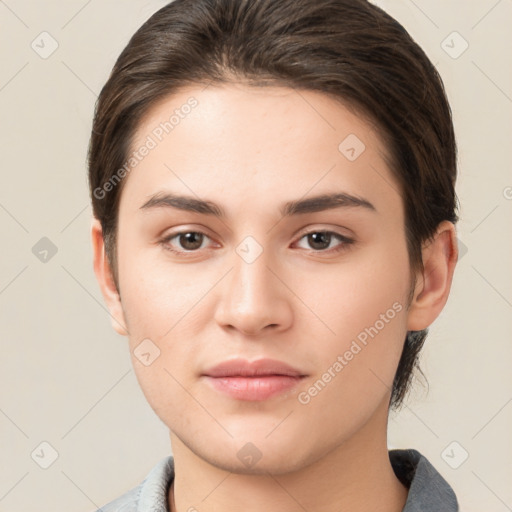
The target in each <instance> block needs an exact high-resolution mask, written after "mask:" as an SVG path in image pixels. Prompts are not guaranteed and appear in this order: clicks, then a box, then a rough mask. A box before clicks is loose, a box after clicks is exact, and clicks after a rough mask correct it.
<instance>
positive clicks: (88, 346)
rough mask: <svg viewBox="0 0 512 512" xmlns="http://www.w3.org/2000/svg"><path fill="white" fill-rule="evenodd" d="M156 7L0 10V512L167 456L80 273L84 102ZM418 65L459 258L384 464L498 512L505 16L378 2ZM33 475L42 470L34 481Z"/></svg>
mask: <svg viewBox="0 0 512 512" xmlns="http://www.w3.org/2000/svg"><path fill="white" fill-rule="evenodd" d="M165 3H166V2H164V1H161V0H153V1H150V0H129V1H128V0H89V1H86V0H66V1H64V0H52V1H49V0H47V1H45V2H36V1H34V0H32V1H29V0H0V51H1V67H0V109H1V122H0V130H1V132H0V141H1V153H0V157H1V162H0V167H1V177H2V182H1V187H0V226H1V230H2V234H1V237H2V238H1V240H2V245H1V263H2V264H1V271H0V314H1V324H0V325H1V333H0V336H1V337H0V339H1V357H0V379H1V382H0V443H1V444H0V446H1V449H2V452H1V457H0V511H2V512H4V511H5V512H7V511H9V512H32V511H39V512H40V511H56V510H68V511H72V510H73V511H76V512H80V511H82V512H87V511H90V510H94V509H95V508H96V507H99V506H101V505H103V504H105V503H106V502H108V501H110V500H112V499H113V498H115V497H117V496H119V495H120V494H122V493H123V492H125V491H127V490H128V489H129V488H131V487H133V486H135V485H137V484H138V483H139V482H140V481H141V480H142V479H143V478H144V477H145V476H146V474H147V472H148V471H149V470H150V469H151V468H152V467H153V466H154V465H155V464H156V462H157V461H159V460H160V459H161V458H163V457H165V456H166V455H168V454H170V453H171V451H170V442H169V437H168V432H167V429H166V427H165V425H163V424H162V423H161V422H160V420H159V419H158V418H157V416H156V415H155V414H154V413H153V411H152V410H151V408H150V407H149V405H147V403H146V401H145V399H144V397H143V395H142V392H141V390H140V389H139V387H138V384H137V382H136V379H135V375H134V373H133V370H132V367H131V363H130V358H129V353H128V348H127V340H126V339H125V338H122V337H120V336H118V335H117V334H115V332H114V331H113V330H112V328H111V326H110V319H109V316H108V314H107V311H106V309H105V306H104V304H103V299H102V296H101V293H100V290H99V287H98V285H97V282H96V280H95V276H94V273H93V269H92V251H91V245H90V238H89V233H90V220H91V208H90V204H89V197H88V189H87V181H86V150H87V144H88V139H89V134H90V130H91V121H92V114H93V108H94V103H95V100H96V97H97V95H98V93H99V91H100V89H101V87H102V85H103V84H104V82H105V81H106V79H107V77H108V74H109V72H110V70H111V68H112V66H113V64H114V61H115V59H116V58H117V56H118V54H119V53H120V52H121V50H122V49H123V48H124V46H125V45H126V43H127V42H128V39H129V37H130V36H131V35H132V34H133V33H134V32H135V30H136V29H137V28H138V27H139V26H140V25H141V24H142V23H143V22H144V21H145V20H146V19H147V18H148V17H149V16H150V15H151V14H152V13H153V12H155V11H156V10H158V9H159V8H160V7H162V6H163V5H165ZM378 4H379V5H380V6H381V7H383V8H384V9H385V10H387V11H388V12H389V13H390V14H392V15H393V16H395V17H396V18H397V19H398V20H399V21H400V22H401V23H402V24H403V25H404V26H405V27H406V29H407V30H408V31H409V32H410V33H411V35H412V36H413V37H414V38H415V39H416V40H417V42H418V43H419V44H420V45H421V46H422V47H423V48H424V49H425V51H426V53H427V54H428V55H429V57H430V58H431V60H432V61H433V63H434V64H435V66H436V67H437V68H438V70H439V72H440V74H441V76H442V77H443V80H444V82H445V85H446V89H447V93H448V96H449V99H450V102H451V105H452V109H453V114H454V122H455V129H456V133H457V138H458V144H459V178H458V185H457V193H458V197H459V199H460V202H461V210H460V215H461V221H460V223H459V225H458V236H459V243H460V248H461V257H460V260H459V264H458V268H457V270H456V275H455V278H454V283H453V290H452V294H451V296H450V299H449V302H448V304H447V306H446V308H445V310H444V311H443V313H442V314H441V316H440V317H439V319H438V320H437V321H436V323H435V324H434V325H433V326H432V328H431V333H430V336H429V338H428V341H427V345H426V347H425V350H424V352H423V355H422V359H421V361H422V368H423V370H424V373H425V375H426V377H427V379H428V382H429V386H428V388H427V386H426V385H425V384H422V383H421V381H419V382H418V383H417V384H416V386H415V388H414V391H413V392H412V393H411V395H410V396H409V399H408V401H407V404H406V406H405V407H404V408H403V409H402V411H401V412H400V413H398V414H392V415H391V417H390V426H389V446H390V448H416V449H417V450H419V451H420V452H422V453H423V454H424V455H425V456H427V457H428V458H429V460H430V461H431V462H432V464H433V465H434V466H435V467H436V468H437V469H438V471H439V472H440V473H441V474H442V475H443V476H444V477H445V478H446V479H447V480H448V481H449V482H450V484H451V485H452V486H453V487H454V489H455V491H456V493H457V495H458V498H459V501H460V503H461V505H462V510H464V511H475V512H476V511H482V510H485V511H486V512H505V511H507V510H512V486H511V485H510V482H511V481H512V480H511V477H512V442H511V436H510V432H512V428H511V427H512V403H511V402H512V382H511V380H512V378H511V371H510V366H511V361H512V359H511V356H512V344H511V343H510V341H511V332H512V322H511V313H512V265H511V255H512V237H511V235H510V234H511V233H512V229H511V228H512V216H511V213H512V173H511V163H512V162H511V161H512V158H511V151H510V147H511V143H512V140H511V125H512V121H511V119H512V117H511V114H512V80H511V78H512V68H511V61H510V48H511V47H512V31H511V30H510V20H511V19H512V1H511V0H476V1H468V0H414V1H413V0H379V1H378ZM44 466H47V467H46V469H45V468H44Z"/></svg>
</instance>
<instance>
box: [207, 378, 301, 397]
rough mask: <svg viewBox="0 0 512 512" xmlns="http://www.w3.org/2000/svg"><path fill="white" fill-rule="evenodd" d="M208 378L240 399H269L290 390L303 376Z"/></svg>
mask: <svg viewBox="0 0 512 512" xmlns="http://www.w3.org/2000/svg"><path fill="white" fill-rule="evenodd" d="M206 380H207V381H208V382H209V383H210V385H211V386H213V388H214V389H216V390H217V391H220V392H221V393H225V394H226V395H229V396H231V397H232V398H236V399H238V400H253V401H261V400H267V399H268V398H271V397H272V396H275V395H278V394H280V393H284V392H285V391H289V390H290V389H292V388H293V387H295V386H296V385H297V383H298V382H300V381H301V380H302V377H291V376H288V375H265V376H261V377H209V376H206Z"/></svg>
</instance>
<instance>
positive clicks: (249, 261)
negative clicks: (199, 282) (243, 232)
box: [217, 236, 289, 334]
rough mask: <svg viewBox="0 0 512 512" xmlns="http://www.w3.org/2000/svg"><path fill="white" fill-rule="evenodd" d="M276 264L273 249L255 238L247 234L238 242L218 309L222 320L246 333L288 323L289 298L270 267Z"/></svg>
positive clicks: (218, 314) (218, 317)
mask: <svg viewBox="0 0 512 512" xmlns="http://www.w3.org/2000/svg"><path fill="white" fill-rule="evenodd" d="M272 266H273V264H272V254H271V251H270V249H267V248H265V247H264V246H263V244H262V243H259V242H258V240H256V239H255V238H254V237H252V236H247V237H245V238H244V239H243V240H242V241H241V242H240V243H239V244H238V246H237V247H236V248H235V254H233V258H232V271H231V272H230V275H229V278H228V279H227V282H226V284H225V287H224V289H223V292H222V299H221V306H220V308H219V311H218V312H217V320H218V321H219V322H220V323H222V324H224V325H228V324H229V325H232V326H234V327H236V328H237V329H239V330H240V331H242V332H244V333H246V334H250V333H252V334H256V333H257V332H259V331H260V330H261V329H263V328H265V327H266V326H268V325H274V326H275V325H282V324H284V323H286V321H287V319H288V318H289V317H288V314H287V312H288V313H289V311H288V307H287V305H286V303H285V301H286V298H285V297H284V295H283V293H284V291H283V286H282V285H281V284H280V282H279V279H276V277H275V276H274V275H273V272H271V271H270V270H269V268H268V267H270V268H272Z"/></svg>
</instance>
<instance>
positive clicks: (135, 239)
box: [117, 84, 411, 473]
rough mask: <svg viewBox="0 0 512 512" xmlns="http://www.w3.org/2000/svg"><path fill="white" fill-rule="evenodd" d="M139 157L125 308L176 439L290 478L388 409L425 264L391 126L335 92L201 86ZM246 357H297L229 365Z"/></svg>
mask: <svg viewBox="0 0 512 512" xmlns="http://www.w3.org/2000/svg"><path fill="white" fill-rule="evenodd" d="M191 98H194V100H191ZM187 102H188V103H187ZM187 104H188V105H190V108H186V107H185V105H187ZM192 105H193V106H192ZM173 113H174V114H175V117H174V119H173V121H171V123H172V128H170V125H169V119H170V117H171V116H172V115H173ZM166 122H167V123H168V124H167V125H166V124H165V123H166ZM143 146H146V148H148V149H147V150H141V148H142V147H143ZM132 151H138V156H136V158H137V161H136V162H135V161H132V163H135V165H133V166H132V169H131V170H130V172H129V173H128V175H127V177H126V178H125V179H126V182H125V183H124V187H123V191H122V195H121V202H120V208H119V224H118V238H117V243H118V246H117V247H118V265H119V267H118V271H119V286H120V296H121V307H122V315H123V321H124V323H125V325H126V326H127V328H128V331H129V342H130V349H131V354H132V360H133V365H134V368H135V371H136V375H137V378H138V380H139V383H140V385H141V387H142V390H143V392H144V394H145V396H146V398H147V400H148V401H149V403H150V405H151V406H152V408H153V409H154V410H155V412H156V414H157V415H158V416H159V417H160V419H161V420H162V421H163V422H164V423H165V424H166V425H167V426H168V427H169V429H170V431H171V433H172V435H171V437H172V436H175V438H178V439H179V440H180V441H181V442H182V443H183V445H185V446H187V447H188V448H189V449H190V450H191V451H192V452H193V453H195V454H196V455H199V456H200V457H201V458H202V459H204V460H207V461H209V462H210V463H212V464H214V465H216V466H217V467H221V468H224V469H228V470H231V471H241V472H243V471H247V472H249V471H254V472H261V471H271V472H273V473H282V472H286V471H289V470H291V469H293V468H295V469H296V468H300V467H305V466H306V465H308V464H311V463H312V462H314V461H316V460H318V459H319V458H320V457H322V456H323V455H324V454H326V453H329V452H332V451H333V450H335V449H336V448H338V447H340V446H341V445H342V444H343V443H345V442H347V441H348V440H349V439H351V438H352V437H353V436H354V435H355V433H357V432H358V431H360V430H361V428H362V427H363V426H364V425H365V424H367V422H368V421H369V420H370V419H371V418H372V417H373V416H374V415H375V414H376V411H377V410H381V409H382V407H386V408H387V403H388V401H389V395H390V389H391V386H392V382H393V377H394V374H395V371H396V367H397V364H398V360H399V357H400V353H401V350H402V346H403V341H404V339H405V336H406V331H407V329H408V314H409V312H408V309H407V297H408V295H409V291H410V286H411V275H410V271H409V260H408V254H407V246H406V239H405V229H404V210H403V204H402V199H401V196H400V194H399V192H398V185H397V184H396V181H395V179H394V177H393V175H392V173H391V171H390V169H389V168H388V166H387V164H386V155H387V148H386V147H385V145H384V144H383V142H382V140H381V138H380V136H379V133H378V132H377V131H376V129H375V127H374V126H373V125H372V124H370V123H369V122H368V121H367V120H365V119H364V118H362V117H360V116H359V115H357V114H356V113H354V112H353V111H352V110H349V109H347V108H345V107H344V106H343V105H342V104H340V103H338V102H336V101H335V100H333V99H331V98H329V97H328V96H326V95H323V94H321V93H318V92H313V91H300V93H299V92H296V91H294V90H292V89H288V88H281V87H275V88H270V87H265V88H254V87H250V86H246V85H241V84H239V85H233V84H230V85H226V86H223V87H214V86H209V87H207V88H203V87H199V86H198V87H189V88H186V89H182V90H181V91H180V92H179V93H178V94H175V95H173V96H172V97H168V98H166V99H165V100H164V101H161V102H160V103H158V104H156V105H155V106H154V107H153V108H152V110H151V111H150V112H149V113H148V115H147V117H146V118H145V119H144V121H143V122H142V123H141V124H140V125H139V127H138V131H137V134H136V138H135V140H134V143H133V145H132ZM139 157H140V158H139ZM335 195H337V197H334V196H335ZM172 196H186V197H187V198H190V199H191V200H194V201H196V208H195V210H191V209H190V204H191V202H190V201H189V202H188V203H186V202H183V201H182V202H181V203H180V202H179V201H178V200H176V199H175V198H174V199H173V197H172ZM327 196H331V200H330V201H327V199H326V197H327ZM313 198H318V199H316V200H313ZM200 201H203V202H207V204H206V205H204V204H202V206H201V203H199V202H200ZM185 204H188V205H189V206H188V207H186V206H185ZM180 205H181V207H180ZM197 205H199V206H197ZM234 359H237V360H240V359H242V360H244V361H245V362H249V363H252V362H254V361H259V362H261V360H263V359H271V360H274V361H278V362H279V363H280V364H277V363H274V364H270V363H268V361H267V363H268V364H265V361H263V364H262V366H261V368H260V370H261V371H262V372H263V373H265V372H266V373H267V375H266V376H263V375H259V377H258V376H256V377H255V376H254V374H253V376H252V377H251V376H248V375H247V374H244V371H250V370H251V368H252V370H254V368H256V366H257V365H256V366H253V367H251V368H249V370H247V368H245V370H244V369H243V368H242V369H241V370H240V371H238V370H237V368H234V369H233V368H231V373H230V371H227V370H225V369H224V371H222V370H219V371H218V372H217V373H215V372H214V371H212V368H214V367H216V366H217V365H219V364H220V363H224V362H226V361H232V360H234ZM284 365H287V369H284V368H283V366H284ZM290 368H291V369H292V370H294V371H291V370H290ZM248 443H250V444H248ZM246 452H247V453H248V454H249V455H253V456H256V457H258V458H259V457H261V459H260V460H259V462H258V464H257V465H256V466H254V468H252V469H251V468H249V466H248V465H247V464H245V463H244V454H245V453H246ZM244 464H245V465H244Z"/></svg>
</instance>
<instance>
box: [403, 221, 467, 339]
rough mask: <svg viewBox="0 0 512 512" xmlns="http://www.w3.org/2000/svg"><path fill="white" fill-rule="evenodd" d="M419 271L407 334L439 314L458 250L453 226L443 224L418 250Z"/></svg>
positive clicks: (417, 329) (448, 292)
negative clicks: (420, 268) (421, 264)
mask: <svg viewBox="0 0 512 512" xmlns="http://www.w3.org/2000/svg"><path fill="white" fill-rule="evenodd" d="M422 257H423V267H424V269H423V272H422V273H421V274H419V275H418V276H417V283H416V288H415V290H414V297H413V300H412V302H411V305H410V308H409V312H408V323H407V330H408V331H421V330H423V329H426V328H427V327H428V326H429V325H431V324H432V322H433V321H434V320H435V319H436V318H437V317H438V316H439V314H440V313H441V311H442V309H443V307H444V305H445V304H446V301H447V300H448V296H449V294H450V288H451V284H452V278H453V272H454V270H455V265H456V263H457V257H458V248H457V238H456V233H455V226H454V225H453V223H452V222H449V221H443V222H441V223H440V224H439V226H438V227H437V230H436V233H435V235H434V237H433V239H432V240H430V241H428V242H427V243H426V244H425V246H424V247H423V249H422Z"/></svg>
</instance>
